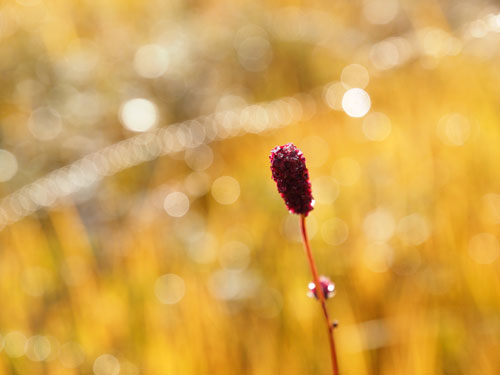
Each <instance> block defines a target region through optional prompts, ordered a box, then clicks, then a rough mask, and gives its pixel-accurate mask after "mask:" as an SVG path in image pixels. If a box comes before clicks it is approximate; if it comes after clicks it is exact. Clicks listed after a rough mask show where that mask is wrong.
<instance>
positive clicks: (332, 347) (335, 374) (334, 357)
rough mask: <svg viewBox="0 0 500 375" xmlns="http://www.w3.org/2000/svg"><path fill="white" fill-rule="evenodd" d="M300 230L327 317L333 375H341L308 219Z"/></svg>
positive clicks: (301, 216) (324, 313) (304, 220)
mask: <svg viewBox="0 0 500 375" xmlns="http://www.w3.org/2000/svg"><path fill="white" fill-rule="evenodd" d="M300 228H301V231H302V241H303V243H304V249H305V251H306V254H307V260H308V261H309V266H310V268H311V273H312V276H313V282H314V285H316V295H317V297H318V299H319V302H320V303H321V309H322V310H323V316H324V317H325V321H326V325H327V327H328V341H329V343H330V355H331V357H332V369H333V375H338V374H339V367H338V364H337V353H336V352H335V341H334V339H333V326H332V322H331V321H330V317H329V316H328V310H327V309H326V303H325V295H324V294H323V289H322V288H321V284H320V283H319V276H318V270H317V269H316V263H315V262H314V258H313V255H312V252H311V247H310V246H309V240H308V238H307V230H306V217H305V216H304V215H300Z"/></svg>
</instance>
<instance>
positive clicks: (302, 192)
mask: <svg viewBox="0 0 500 375" xmlns="http://www.w3.org/2000/svg"><path fill="white" fill-rule="evenodd" d="M269 159H271V171H272V173H273V179H274V181H276V185H277V186H278V191H279V192H280V194H281V196H282V197H283V199H284V200H285V203H286V206H287V207H288V210H289V211H290V212H292V213H294V214H301V215H305V216H307V214H308V213H309V211H311V210H312V209H313V205H314V200H313V197H312V193H311V183H310V182H309V172H308V171H307V167H306V159H305V158H304V155H303V154H302V151H300V150H299V149H298V148H297V147H295V145H294V144H292V143H287V144H286V145H283V146H277V147H275V148H273V149H272V150H271V155H270V156H269Z"/></svg>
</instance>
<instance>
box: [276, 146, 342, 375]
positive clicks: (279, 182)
mask: <svg viewBox="0 0 500 375" xmlns="http://www.w3.org/2000/svg"><path fill="white" fill-rule="evenodd" d="M269 159H270V161H271V172H272V178H273V180H274V181H275V182H276V186H277V187H278V192H279V193H280V195H281V197H282V198H283V200H284V201H285V204H286V207H287V208H288V211H290V213H293V214H297V215H300V229H301V234H302V242H303V244H304V250H305V252H306V255H307V261H308V263H309V267H310V269H311V273H312V276H313V281H312V282H311V283H309V291H310V292H311V293H312V296H315V297H316V299H317V300H318V301H319V302H320V303H321V310H322V312H323V318H324V319H325V322H326V326H327V328H328V343H329V346H330V358H331V361H332V371H333V375H338V374H339V368H338V364H337V354H336V350H335V341H334V338H333V330H334V328H335V327H336V323H333V322H332V321H331V320H330V317H329V315H328V309H327V307H326V303H325V302H326V300H327V299H328V298H330V297H333V295H334V292H335V285H334V284H333V283H332V282H331V281H330V279H328V278H327V277H324V276H321V277H320V276H319V275H318V270H317V269H316V263H315V261H314V257H313V254H312V251H311V247H310V245H309V240H308V236H307V230H306V218H307V215H308V214H309V212H311V210H312V209H313V207H314V199H313V196H312V192H311V182H310V181H309V171H308V170H307V167H306V159H305V157H304V155H303V154H302V151H300V150H299V149H298V148H297V147H296V146H295V145H294V144H293V143H287V144H285V145H283V146H277V147H275V148H273V149H272V150H271V154H270V155H269ZM317 286H319V287H321V291H322V292H321V293H317V292H316V288H317Z"/></svg>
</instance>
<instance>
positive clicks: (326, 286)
mask: <svg viewBox="0 0 500 375" xmlns="http://www.w3.org/2000/svg"><path fill="white" fill-rule="evenodd" d="M319 285H320V286H321V290H322V291H323V295H324V296H325V299H328V298H332V297H333V296H334V295H335V284H334V283H332V282H331V280H330V279H329V278H328V277H326V276H320V277H319ZM309 296H310V297H314V298H316V299H318V295H317V294H316V285H315V284H314V282H312V281H311V282H310V283H309Z"/></svg>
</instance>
